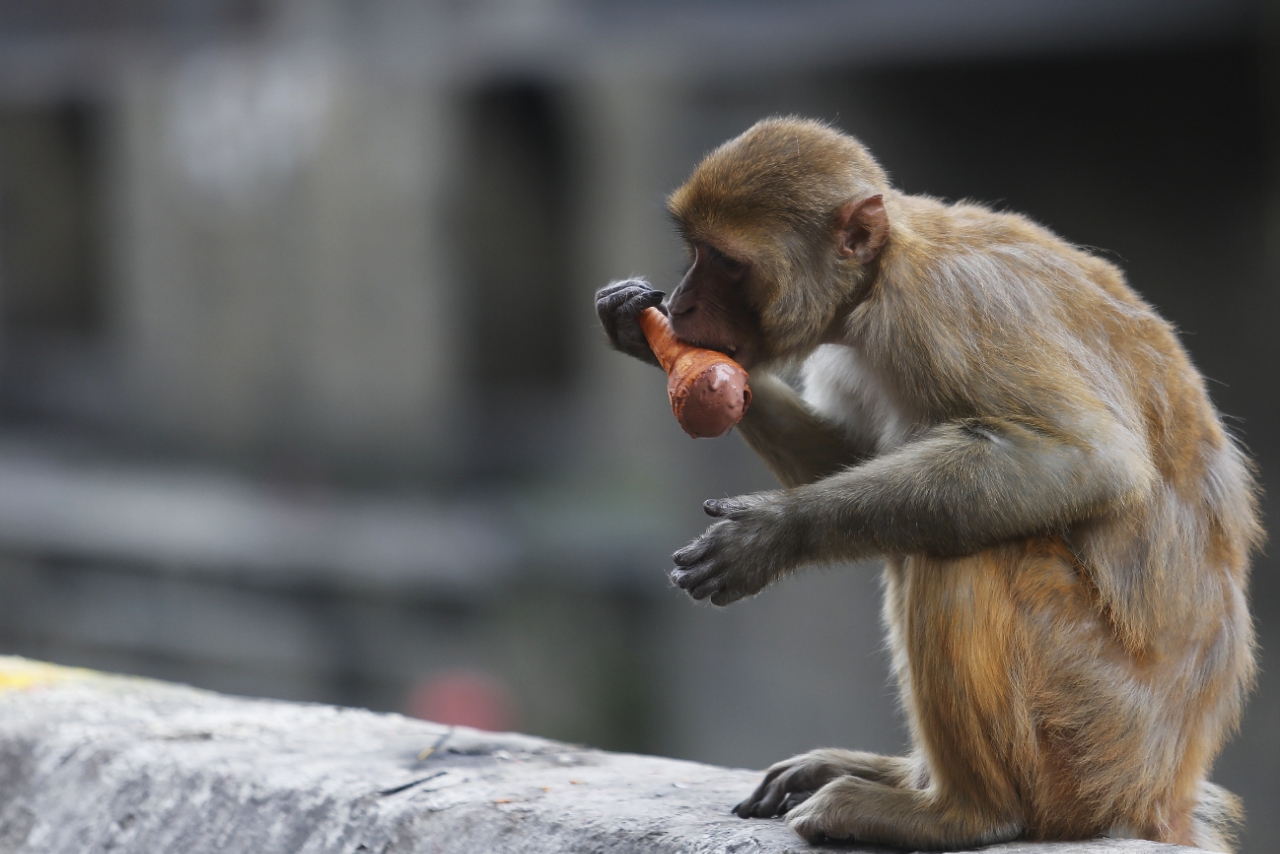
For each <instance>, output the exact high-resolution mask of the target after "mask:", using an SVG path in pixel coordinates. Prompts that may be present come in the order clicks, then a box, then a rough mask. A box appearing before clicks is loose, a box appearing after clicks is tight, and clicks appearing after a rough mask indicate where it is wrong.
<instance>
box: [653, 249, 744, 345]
mask: <svg viewBox="0 0 1280 854" xmlns="http://www.w3.org/2000/svg"><path fill="white" fill-rule="evenodd" d="M691 248H692V252H693V265H692V266H691V267H690V268H689V271H688V272H687V273H685V275H684V278H683V279H682V280H681V281H680V284H679V285H678V286H677V287H676V289H675V290H674V291H673V292H672V294H671V298H670V300H668V302H667V312H668V314H669V316H670V318H671V328H672V329H673V330H675V333H676V336H677V337H678V338H679V339H680V340H681V341H685V342H686V343H689V344H693V345H695V346H697V347H705V348H706V349H708V350H717V351H719V352H721V353H724V354H725V355H727V356H729V358H731V359H733V360H734V361H736V362H737V363H738V364H740V365H742V367H744V368H748V369H750V367H751V366H752V365H754V364H755V363H756V361H757V360H758V359H759V355H760V349H761V348H760V323H759V319H758V318H757V317H756V313H755V312H754V311H753V310H752V309H751V307H750V306H749V304H748V301H747V287H748V283H749V281H750V277H751V272H752V271H751V265H750V263H749V262H745V261H738V260H734V259H732V258H730V257H729V256H727V255H725V254H724V253H723V252H720V251H719V250H718V249H716V248H714V247H712V246H710V245H708V244H704V243H693V244H692V247H691Z"/></svg>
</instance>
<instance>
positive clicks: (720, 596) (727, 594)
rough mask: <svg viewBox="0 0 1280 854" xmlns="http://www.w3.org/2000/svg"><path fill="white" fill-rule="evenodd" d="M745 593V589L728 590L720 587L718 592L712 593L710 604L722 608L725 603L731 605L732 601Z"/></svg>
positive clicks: (735, 600)
mask: <svg viewBox="0 0 1280 854" xmlns="http://www.w3.org/2000/svg"><path fill="white" fill-rule="evenodd" d="M746 595H747V593H746V591H745V590H730V589H729V588H727V587H726V588H724V589H722V590H721V591H720V592H719V593H715V594H712V596H711V604H712V605H718V606H719V607H721V608H723V607H724V606H725V605H732V604H733V603H734V602H737V601H738V600H739V599H741V598H742V597H744V596H746ZM694 598H695V599H696V598H698V597H696V596H695V597H694Z"/></svg>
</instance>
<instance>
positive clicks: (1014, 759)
mask: <svg viewBox="0 0 1280 854" xmlns="http://www.w3.org/2000/svg"><path fill="white" fill-rule="evenodd" d="M669 207H670V211H671V215H672V217H673V218H674V220H675V222H676V224H677V226H678V228H679V230H680V233H681V235H682V236H683V237H684V239H685V241H686V243H687V246H688V249H689V254H690V258H691V261H692V264H691V266H690V268H689V271H688V273H687V274H686V275H685V277H684V279H683V280H682V281H681V282H680V284H679V286H678V287H677V288H676V289H675V291H674V292H673V293H672V294H671V297H670V299H669V300H668V301H666V303H665V305H664V309H665V311H666V312H667V313H668V315H669V316H670V319H671V322H672V324H673V327H674V329H675V332H676V334H677V335H678V336H679V337H680V338H681V339H683V340H685V341H688V342H690V343H692V344H697V345H700V346H703V347H708V348H711V349H716V350H720V351H722V352H724V353H727V354H729V355H731V356H732V357H733V358H735V359H736V360H737V361H738V362H740V363H741V364H742V365H743V366H744V367H746V368H747V369H748V370H750V371H751V386H752V388H753V390H754V398H753V401H752V404H751V407H750V409H748V411H747V413H746V416H745V418H744V419H743V421H742V422H741V424H740V425H739V430H740V431H741V434H742V437H743V438H744V439H745V440H746V442H747V443H748V444H749V445H750V446H751V447H752V448H753V449H754V450H755V451H756V452H757V453H758V454H759V455H760V456H761V457H762V458H763V459H764V461H765V462H766V463H767V464H768V466H769V468H770V469H772V471H773V472H774V473H775V474H776V475H777V477H778V479H779V480H780V481H781V482H782V484H783V486H784V487H785V488H784V489H782V490H779V491H774V492H763V493H759V494H755V495H745V496H740V497H737V498H731V499H727V500H712V501H708V502H706V505H705V509H706V512H707V513H708V514H709V515H711V516H713V517H715V518H716V519H717V520H718V521H716V522H715V523H713V524H712V525H711V527H710V528H708V529H707V531H706V533H705V534H703V535H702V536H701V537H699V538H698V539H696V540H695V541H694V542H693V543H692V544H690V545H689V546H687V547H686V548H683V549H681V550H680V551H678V552H676V553H675V555H674V556H673V560H674V562H675V564H676V568H675V569H674V571H673V572H672V573H671V578H672V580H673V581H674V583H675V584H676V585H678V586H679V587H681V588H683V589H685V590H686V591H688V592H689V594H690V595H691V596H693V598H695V599H708V598H709V599H710V600H711V601H712V602H713V603H715V604H716V605H728V604H729V603H731V602H734V601H736V600H738V599H741V598H742V597H744V596H750V595H753V594H755V593H758V592H759V591H760V590H762V589H763V588H764V587H765V586H766V585H767V584H769V583H770V582H772V581H775V580H776V579H778V578H780V577H782V576H783V575H786V574H787V573H790V572H792V571H793V570H796V569H799V568H800V567H802V566H806V565H809V564H821V563H829V562H833V561H856V560H862V559H865V558H871V557H875V556H883V557H884V558H885V559H886V565H885V569H884V581H885V584H884V590H885V597H884V622H885V624H886V627H887V630H888V635H889V642H890V646H891V650H892V661H893V669H894V671H895V674H896V677H897V680H898V684H899V688H900V691H901V695H902V704H903V706H904V707H905V710H906V714H907V716H908V720H909V723H910V729H911V734H912V741H913V750H912V752H911V753H910V755H908V756H904V757H887V756H876V755H872V754H868V753H857V752H852V751H847V750H837V749H825V750H815V751H813V752H811V753H806V754H802V755H800V756H796V757H794V758H792V759H788V760H785V761H783V762H780V763H778V764H776V765H774V766H773V767H772V768H770V769H769V770H768V771H767V773H766V774H765V777H764V780H763V782H762V783H761V784H760V786H759V788H757V789H756V790H755V792H753V793H752V794H751V795H749V796H748V797H747V798H746V800H744V801H742V803H740V804H738V805H737V806H736V807H735V808H734V809H735V812H736V813H737V814H738V815H740V816H743V817H769V816H777V815H782V814H784V813H785V815H786V820H787V822H788V824H790V826H791V827H792V828H794V829H795V830H796V831H797V832H798V833H799V834H800V835H801V836H803V837H804V838H805V839H807V840H810V841H815V840H822V839H844V840H858V841H862V842H869V843H880V844H885V845H892V846H898V847H903V848H909V849H916V848H926V849H929V848H933V849H937V848H952V847H969V846H978V845H987V844H990V843H995V842H1001V841H1005V840H1011V839H1017V838H1026V839H1046V840H1050V839H1079V838H1084V837H1092V836H1098V835H1105V834H1108V833H1117V832H1119V833H1126V834H1129V835H1134V836H1138V837H1142V838H1146V839H1152V840H1159V841H1164V842H1175V843H1182V844H1184V845H1198V846H1202V847H1206V848H1212V849H1218V850H1224V849H1225V848H1226V846H1227V845H1228V844H1229V841H1230V832H1231V827H1232V825H1233V823H1234V822H1236V821H1238V820H1239V806H1238V803H1237V801H1236V799H1235V798H1234V797H1233V796H1232V795H1231V794H1230V793H1228V792H1227V791H1225V790H1224V789H1222V788H1220V787H1218V786H1216V785H1214V784H1212V783H1210V782H1208V780H1207V779H1206V777H1207V775H1208V772H1209V769H1210V765H1211V763H1212V761H1213V758H1214V756H1215V755H1216V754H1217V753H1218V750H1219V748H1220V746H1221V745H1222V741H1223V738H1224V737H1225V735H1226V734H1227V733H1228V732H1229V731H1230V730H1232V728H1233V727H1234V726H1235V725H1236V723H1237V720H1238V718H1239V715H1240V708H1241V703H1242V698H1243V695H1244V693H1245V691H1246V690H1247V688H1248V687H1249V685H1250V683H1251V680H1252V679H1253V674H1254V637H1253V629H1252V626H1251V622H1250V618H1249V613H1248V609H1247V604H1246V599H1245V588H1246V577H1247V573H1248V562H1249V557H1250V552H1251V551H1252V550H1253V549H1254V548H1255V547H1256V546H1257V545H1258V544H1259V542H1260V539H1261V536H1262V532H1261V528H1260V525H1259V522H1258V516H1257V509H1256V506H1255V505H1256V497H1255V486H1254V480H1253V474H1252V469H1251V466H1250V464H1249V462H1248V461H1247V460H1246V459H1245V457H1244V456H1243V454H1242V453H1241V451H1240V449H1239V448H1238V447H1237V446H1236V444H1235V443H1234V442H1233V441H1232V438H1231V437H1230V436H1229V435H1228V434H1227V433H1226V432H1225V430H1224V429H1223V426H1222V423H1221V421H1220V419H1219V417H1218V414H1217V413H1216V411H1215V410H1214V408H1213V406H1212V404H1211V403H1210V402H1209V399H1208V396H1207V394H1206V392H1205V388H1204V383H1203V381H1202V379H1201V377H1200V375H1199V374H1198V373H1197V372H1196V370H1195V368H1194V367H1192V365H1191V362H1190V361H1189V359H1188V358H1187V354H1186V353H1185V352H1184V351H1183V349H1182V347H1181V345H1180V344H1179V343H1178V341H1177V339H1176V338H1175V336H1174V334H1173V331H1172V330H1171V328H1170V326H1169V324H1167V323H1166V322H1164V321H1163V320H1161V319H1160V318H1159V317H1158V316H1157V315H1156V314H1155V312H1154V311H1153V310H1152V309H1151V307H1150V306H1148V305H1147V304H1146V303H1144V302H1143V301H1142V300H1141V299H1139V298H1138V296H1136V295H1135V294H1134V292H1133V291H1131V290H1130V289H1129V287H1128V286H1127V285H1126V284H1125V281H1124V278H1123V276H1122V275H1121V273H1120V272H1119V270H1117V269H1116V268H1115V267H1114V266H1112V265H1111V264H1110V263H1108V262H1106V261H1104V260H1102V259H1100V258H1098V257H1096V256H1094V255H1092V254H1090V253H1089V252H1086V251H1084V250H1081V249H1079V248H1077V247H1075V246H1072V245H1070V244H1068V243H1066V242H1064V241H1063V240H1061V239H1059V238H1058V237H1056V236H1055V235H1053V234H1051V233H1050V232H1048V231H1047V230H1045V229H1044V228H1042V227H1040V226H1038V225H1036V224H1034V223H1032V222H1031V221H1030V220H1028V219H1025V218H1024V217H1021V216H1018V215H1014V214H1006V213H996V212H994V211H991V210H988V209H987V208H984V207H981V206H978V205H974V204H955V205H948V204H943V203H942V202H939V201H936V200H934V199H930V198H924V197H919V196H908V195H905V194H903V193H900V192H898V191H896V190H894V189H893V188H892V187H891V186H890V184H889V181H888V179H887V177H886V175H885V173H884V172H883V171H882V170H881V168H880V166H879V165H878V164H877V163H876V161H875V160H873V159H872V157H871V155H870V154H869V153H868V152H867V150H866V149H865V148H864V147H863V146H862V145H861V144H860V143H859V142H857V141H856V140H854V139H852V138H851V137H848V136H846V135H844V134H841V133H839V132H837V131H835V130H833V129H832V128H830V127H828V126H826V125H823V124H820V123H816V122H811V121H801V120H793V119H771V120H767V121H764V122H761V123H759V124H757V125H756V126H754V127H752V128H751V129H750V130H748V131H747V132H746V133H744V134H743V135H742V136H740V137H738V138H736V139H733V140H730V141H729V142H727V143H725V144H724V145H723V146H721V147H720V148H718V149H717V150H715V151H713V152H712V153H711V154H710V155H708V156H707V158H706V159H705V160H704V161H703V162H702V164H701V165H700V166H698V168H697V170H696V171H695V172H694V173H693V176H692V177H691V178H690V179H689V181H688V182H687V183H686V184H685V185H684V186H682V187H680V188H679V189H678V190H676V192H675V193H674V194H673V195H672V196H671V198H670V201H669ZM661 300H662V294H661V293H659V292H658V291H655V290H653V289H651V288H649V286H648V285H647V284H645V283H644V282H642V281H639V280H630V281H625V282H618V283H615V284H613V285H610V286H609V287H607V288H604V289H603V290H601V291H600V293H599V294H598V295H597V310H598V312H599V313H600V316H601V319H602V321H603V323H604V326H605V329H606V331H607V333H608V335H609V337H610V340H611V342H612V343H613V345H614V346H615V347H617V348H619V349H621V350H623V351H624V352H627V353H629V354H631V355H633V356H636V357H639V358H641V359H645V360H646V361H650V362H652V361H654V359H653V355H652V354H651V353H650V352H649V351H648V348H647V346H646V345H645V344H644V339H643V337H642V336H641V335H640V333H639V332H638V330H637V329H635V322H634V317H635V315H636V314H637V313H638V312H639V311H640V310H641V309H642V308H644V307H646V306H649V305H657V304H659V302H660V301H661ZM797 365H798V366H800V376H801V377H802V383H801V385H800V387H799V388H798V389H796V388H792V387H791V386H789V385H788V384H787V383H785V382H783V381H782V380H781V379H779V378H778V376H779V375H780V374H785V372H784V371H781V370H779V369H780V368H783V367H786V366H797Z"/></svg>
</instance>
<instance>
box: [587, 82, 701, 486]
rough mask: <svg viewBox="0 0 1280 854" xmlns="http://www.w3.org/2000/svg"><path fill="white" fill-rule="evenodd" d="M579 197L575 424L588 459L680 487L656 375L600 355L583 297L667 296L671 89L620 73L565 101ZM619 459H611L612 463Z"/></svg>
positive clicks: (673, 121)
mask: <svg viewBox="0 0 1280 854" xmlns="http://www.w3.org/2000/svg"><path fill="white" fill-rule="evenodd" d="M568 102H569V103H570V105H571V110H572V117H573V119H572V120H573V121H574V122H575V123H576V125H577V127H576V138H577V139H578V140H579V145H580V146H581V147H582V157H581V159H580V163H579V167H578V168H579V174H580V179H579V181H580V183H579V186H580V187H582V188H583V191H584V194H585V195H584V197H583V198H582V199H581V200H580V205H579V210H580V215H581V217H582V220H581V225H580V227H579V228H578V229H577V233H578V234H579V235H580V239H581V240H582V246H581V247H580V248H579V253H578V254H579V257H580V258H582V259H583V260H582V269H581V276H580V279H581V280H582V281H583V284H584V286H583V288H582V292H581V295H580V297H579V300H578V304H577V306H576V307H575V308H574V313H575V314H574V316H575V317H577V318H579V321H577V322H575V324H574V328H575V329H578V330H581V332H580V339H579V342H578V346H580V347H581V348H582V354H583V355H582V357H581V359H580V363H581V364H582V365H583V366H584V396H583V398H584V400H585V401H587V403H588V405H589V407H590V409H589V411H587V412H586V413H585V415H584V418H583V423H584V425H589V427H588V428H587V429H586V430H585V431H584V432H585V433H586V434H587V435H588V436H590V437H591V438H590V440H589V441H590V443H591V452H592V453H591V456H593V457H595V458H597V459H602V460H603V461H604V462H605V464H606V465H608V464H616V465H619V466H627V467H631V466H634V467H636V469H637V470H639V471H641V472H644V473H645V477H646V479H647V478H648V477H654V478H657V479H661V480H663V481H668V483H666V485H664V492H669V490H670V485H671V484H670V482H669V481H671V480H675V481H676V482H677V483H679V482H681V481H682V479H683V476H684V475H685V473H686V467H684V466H682V465H681V464H680V463H681V461H682V460H687V459H688V457H689V448H688V443H689V439H688V437H687V436H685V435H684V434H683V433H681V432H680V429H679V427H678V426H677V425H676V423H675V420H674V419H673V417H672V415H671V413H670V411H669V410H668V409H667V407H666V406H665V405H664V404H663V401H664V400H665V388H666V381H665V378H664V377H663V376H662V374H661V373H660V372H659V371H657V370H656V369H654V368H652V367H650V366H648V365H645V364H642V363H640V362H638V361H636V360H634V359H629V358H626V357H623V356H621V355H618V354H614V353H612V352H610V351H609V349H608V347H607V345H606V342H605V338H604V334H603V332H602V331H601V329H600V324H599V321H598V320H597V319H596V316H595V313H594V308H593V305H594V302H593V299H592V294H593V293H594V291H595V290H596V289H597V288H599V287H602V286H603V285H605V284H607V283H608V282H610V281H611V280H615V279H622V278H627V277H630V276H644V277H646V278H648V279H649V280H650V282H651V283H652V284H653V285H654V287H657V288H659V289H661V290H665V291H667V292H668V293H669V292H670V291H671V289H672V288H673V287H674V286H675V284H676V282H677V281H678V280H679V276H680V271H681V263H682V255H681V252H682V249H681V247H680V244H679V242H678V240H677V239H676V236H675V231H674V229H673V228H672V227H671V224H670V221H669V220H668V219H667V216H666V212H665V196H666V193H668V192H670V191H671V190H673V189H674V188H675V187H676V186H677V184H678V183H679V181H680V179H681V177H682V176H683V174H684V172H685V171H686V170H687V169H688V168H689V166H690V164H688V163H682V162H679V160H678V158H674V157H672V156H671V151H672V149H673V148H678V145H673V143H674V142H675V141H677V140H681V139H682V138H683V137H682V133H681V130H680V128H681V125H682V120H683V117H684V112H683V105H684V101H683V98H682V97H681V93H680V91H679V89H678V88H677V86H676V85H675V84H674V83H673V82H672V81H666V80H660V79H654V78H651V77H645V76H643V75H636V74H628V73H626V72H623V71H615V73H609V74H602V75H599V76H597V75H588V76H584V78H583V79H582V80H581V81H580V82H579V85H577V86H575V87H574V88H573V89H572V90H571V91H570V93H569V97H568ZM620 457H621V458H620Z"/></svg>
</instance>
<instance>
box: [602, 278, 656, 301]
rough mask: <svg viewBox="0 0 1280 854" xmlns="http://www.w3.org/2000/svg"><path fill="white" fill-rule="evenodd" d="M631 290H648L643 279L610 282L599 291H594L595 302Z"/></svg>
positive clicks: (647, 285)
mask: <svg viewBox="0 0 1280 854" xmlns="http://www.w3.org/2000/svg"><path fill="white" fill-rule="evenodd" d="M632 288H649V283H648V282H646V281H645V280H644V279H618V280H617V281H615V282H610V283H609V284H607V285H605V286H604V287H603V288H601V289H600V290H598V291H596V301H597V302H599V301H600V300H601V299H603V298H605V297H607V296H612V295H613V294H616V293H618V292H619V291H624V290H628V289H632ZM650 290H652V288H650Z"/></svg>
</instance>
